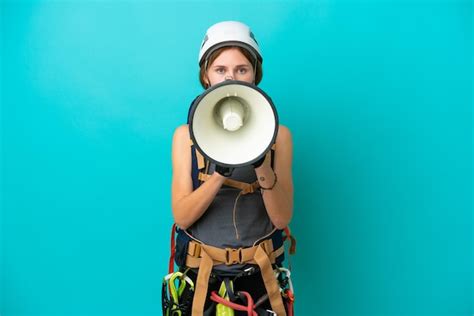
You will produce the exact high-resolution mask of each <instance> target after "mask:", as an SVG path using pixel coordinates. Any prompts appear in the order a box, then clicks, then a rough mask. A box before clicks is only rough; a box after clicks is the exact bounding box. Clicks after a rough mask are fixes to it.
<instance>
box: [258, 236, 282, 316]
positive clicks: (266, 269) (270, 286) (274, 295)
mask: <svg viewBox="0 0 474 316" xmlns="http://www.w3.org/2000/svg"><path fill="white" fill-rule="evenodd" d="M261 245H262V244H259V245H258V246H259V247H258V248H257V251H256V252H255V261H256V262H257V264H258V266H259V267H260V272H261V273H262V278H263V283H264V284H265V289H266V290H267V294H268V299H269V300H270V305H271V306H272V310H273V311H274V312H275V313H276V314H277V315H278V316H280V315H282V316H285V315H286V311H285V306H284V305H283V299H282V297H281V294H280V286H279V285H278V282H277V279H276V277H275V274H274V273H273V269H272V265H271V263H270V260H269V258H268V255H267V254H266V252H265V250H264V249H263V248H262V246H261Z"/></svg>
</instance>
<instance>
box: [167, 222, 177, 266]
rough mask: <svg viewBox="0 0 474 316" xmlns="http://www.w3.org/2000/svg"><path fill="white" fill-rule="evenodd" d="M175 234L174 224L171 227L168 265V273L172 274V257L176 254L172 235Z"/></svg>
mask: <svg viewBox="0 0 474 316" xmlns="http://www.w3.org/2000/svg"><path fill="white" fill-rule="evenodd" d="M175 232H176V223H174V224H173V227H171V245H170V262H169V265H168V273H173V271H174V256H175V254H176V243H175V239H174V234H175Z"/></svg>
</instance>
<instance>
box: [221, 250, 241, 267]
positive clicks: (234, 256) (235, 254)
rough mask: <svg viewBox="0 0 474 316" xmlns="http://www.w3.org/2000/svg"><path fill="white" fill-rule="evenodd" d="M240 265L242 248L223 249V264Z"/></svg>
mask: <svg viewBox="0 0 474 316" xmlns="http://www.w3.org/2000/svg"><path fill="white" fill-rule="evenodd" d="M236 263H242V248H238V249H234V248H225V264H226V265H228V266H229V265H231V264H236Z"/></svg>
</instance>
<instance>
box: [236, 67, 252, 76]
mask: <svg viewBox="0 0 474 316" xmlns="http://www.w3.org/2000/svg"><path fill="white" fill-rule="evenodd" d="M238 71H239V74H241V75H245V74H246V73H247V72H248V71H249V70H248V69H247V68H246V67H242V68H239V70H238Z"/></svg>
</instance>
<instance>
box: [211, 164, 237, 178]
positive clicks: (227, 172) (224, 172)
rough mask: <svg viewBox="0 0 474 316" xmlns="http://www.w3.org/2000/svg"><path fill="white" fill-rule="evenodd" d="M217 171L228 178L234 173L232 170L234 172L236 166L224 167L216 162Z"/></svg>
mask: <svg viewBox="0 0 474 316" xmlns="http://www.w3.org/2000/svg"><path fill="white" fill-rule="evenodd" d="M215 172H217V173H218V174H220V175H221V176H224V177H226V178H228V177H230V176H231V175H232V172H234V168H230V167H224V166H221V165H218V164H216V168H215Z"/></svg>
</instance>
